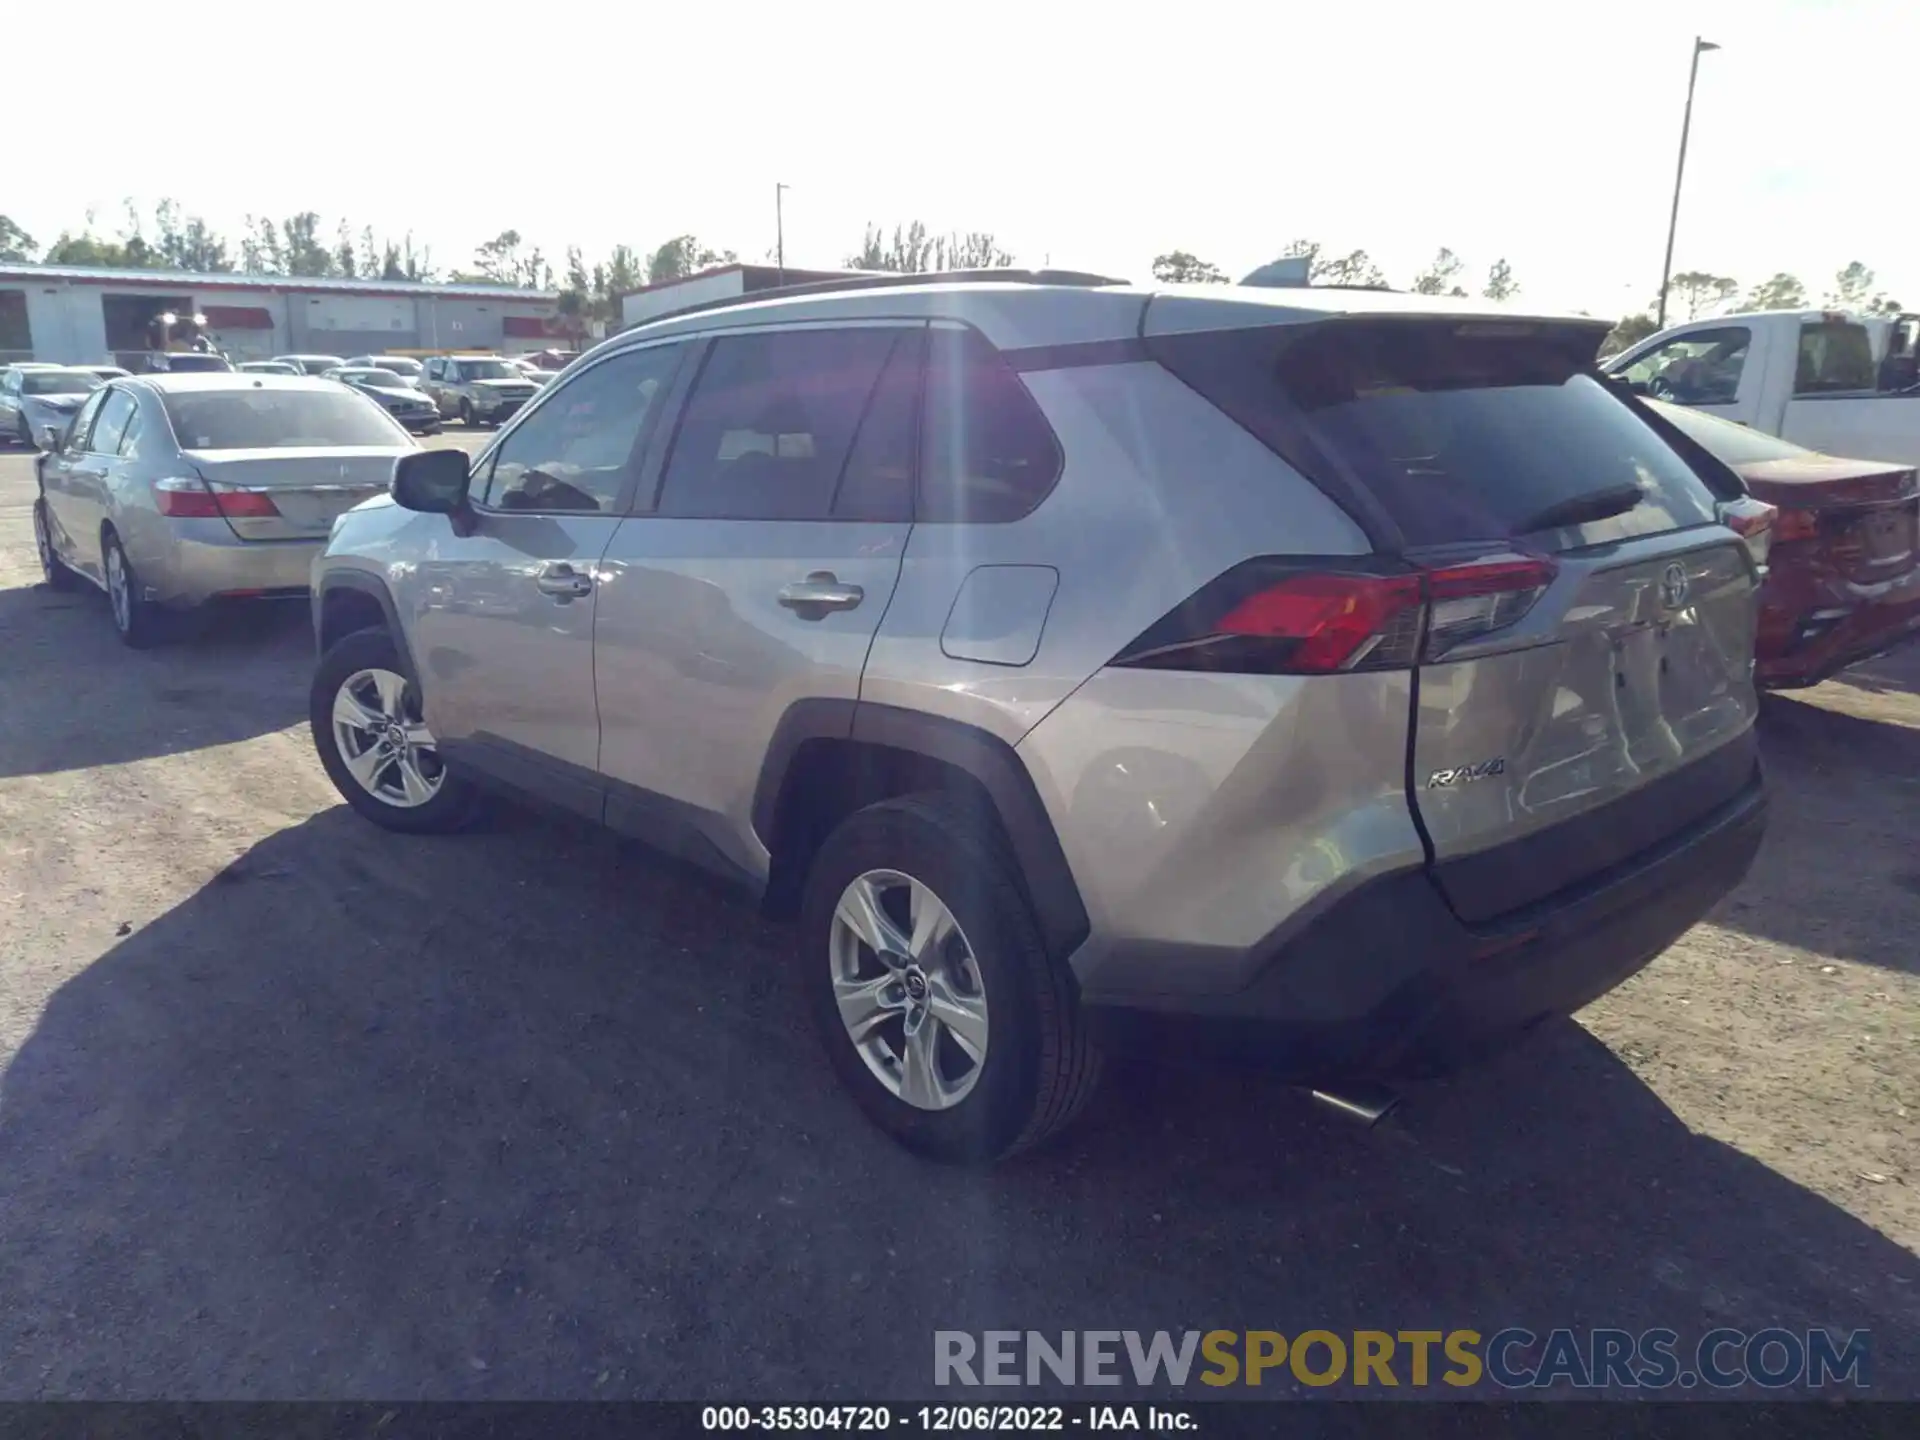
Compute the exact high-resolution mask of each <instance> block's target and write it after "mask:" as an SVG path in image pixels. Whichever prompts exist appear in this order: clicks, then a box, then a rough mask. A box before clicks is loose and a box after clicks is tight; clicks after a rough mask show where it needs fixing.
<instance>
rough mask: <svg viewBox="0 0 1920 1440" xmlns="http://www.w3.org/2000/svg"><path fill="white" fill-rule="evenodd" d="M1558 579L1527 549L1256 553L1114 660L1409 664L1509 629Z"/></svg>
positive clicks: (1172, 665)
mask: <svg viewBox="0 0 1920 1440" xmlns="http://www.w3.org/2000/svg"><path fill="white" fill-rule="evenodd" d="M1331 563H1332V564H1339V563H1340V562H1338V561H1335V562H1331ZM1348 563H1352V562H1348ZM1554 574H1555V567H1554V564H1553V562H1552V561H1551V560H1549V559H1547V558H1546V557H1544V556H1531V555H1529V556H1518V555H1502V556H1497V557H1493V558H1491V559H1485V560H1477V561H1473V562H1470V563H1466V564H1459V565H1448V566H1443V567H1438V568H1433V569H1427V570H1400V571H1397V572H1395V573H1372V572H1368V571H1362V570H1346V569H1333V568H1306V567H1305V566H1303V565H1302V564H1301V562H1299V561H1288V560H1279V559H1272V560H1252V561H1248V562H1247V563H1245V564H1243V565H1239V566H1236V567H1235V568H1234V569H1232V570H1230V571H1228V572H1227V573H1226V574H1225V575H1222V576H1221V577H1220V578H1219V579H1218V580H1215V581H1214V582H1213V583H1212V584H1210V585H1207V586H1205V587H1203V588H1202V589H1201V590H1200V592H1199V593H1198V594H1196V595H1195V596H1193V597H1192V598H1191V599H1190V600H1188V601H1186V602H1185V603H1184V604H1182V605H1180V606H1179V607H1178V608H1176V609H1175V610H1174V611H1173V612H1172V613H1171V614H1169V615H1167V616H1166V617H1164V618H1163V619H1162V620H1160V621H1159V622H1158V623H1157V624H1155V625H1153V626H1152V627H1150V628H1149V629H1147V630H1146V631H1144V632H1143V633H1142V634H1141V635H1140V636H1139V638H1138V639H1136V640H1135V641H1134V642H1133V644H1131V645H1129V646H1128V647H1127V648H1126V649H1125V650H1123V651H1121V653H1120V654H1119V655H1118V656H1116V657H1115V658H1114V661H1113V663H1114V664H1115V665H1125V666H1134V667H1139V668H1145V669H1155V670H1214V671H1229V672H1233V673H1239V674H1263V675H1328V674H1334V673H1337V672H1340V671H1346V670H1398V669H1406V668H1408V667H1409V666H1411V665H1413V664H1415V663H1417V662H1418V661H1420V660H1421V659H1427V660H1432V659H1437V658H1439V656H1440V655H1442V654H1444V653H1445V652H1446V651H1447V650H1448V649H1450V648H1452V647H1453V646H1456V645H1459V644H1461V643H1462V642H1463V641H1465V640H1468V639H1472V638H1475V637H1478V636H1480V635H1485V634H1488V633H1489V632H1491V631H1494V630H1498V629H1502V628H1504V627H1505V626H1508V625H1511V624H1513V623H1514V622H1515V621H1516V620H1518V619H1519V618H1520V617H1521V616H1522V615H1524V614H1526V612H1527V611H1528V610H1529V609H1530V608H1531V607H1532V605H1533V603H1534V601H1536V600H1537V599H1539V597H1540V594H1541V592H1542V591H1543V590H1545V589H1546V587H1547V586H1548V585H1549V584H1550V583H1551V582H1552V580H1553V577H1554Z"/></svg>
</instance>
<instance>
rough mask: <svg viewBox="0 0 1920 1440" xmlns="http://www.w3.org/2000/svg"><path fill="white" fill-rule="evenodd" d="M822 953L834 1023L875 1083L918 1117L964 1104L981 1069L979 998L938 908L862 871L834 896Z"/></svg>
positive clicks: (956, 938)
mask: <svg viewBox="0 0 1920 1440" xmlns="http://www.w3.org/2000/svg"><path fill="white" fill-rule="evenodd" d="M828 951H829V961H830V965H831V969H832V982H833V993H834V1001H835V1003H836V1005H837V1006H838V1008H839V1012H840V1021H841V1024H842V1025H844V1026H845V1027H846V1031H847V1036H848V1038H849V1039H851V1040H852V1041H853V1045H854V1049H855V1050H857V1051H858V1052H859V1055H860V1058H861V1059H862V1060H863V1061H865V1062H866V1066H867V1069H868V1070H870V1071H871V1072H872V1073H873V1076H874V1078H875V1079H877V1080H878V1081H879V1082H880V1083H881V1084H882V1085H884V1086H885V1087H886V1088H887V1090H888V1091H889V1092H890V1093H892V1094H893V1095H895V1096H897V1097H898V1098H899V1099H901V1100H903V1101H905V1102H906V1103H907V1104H909V1105H911V1106H913V1107H914V1108H915V1109H918V1110H947V1109H951V1108H952V1107H953V1106H955V1105H958V1104H959V1103H960V1102H961V1101H962V1100H964V1099H966V1098H967V1096H968V1095H969V1094H970V1093H971V1092H972V1090H973V1087H974V1085H975V1084H976V1083H977V1082H978V1080H979V1079H980V1068H981V1066H982V1065H983V1064H985V1063H986V1058H987V1039H988V1016H987V995H986V989H985V987H984V986H983V985H982V983H981V978H980V966H979V962H978V961H977V960H976V959H975V957H974V953H973V947H972V946H971V945H970V944H969V943H968V941H967V937H966V935H965V933H964V932H962V930H961V929H960V924H959V922H958V921H957V920H955V919H954V916H953V912H952V911H951V910H950V909H948V907H947V905H946V903H945V902H944V901H943V900H941V899H940V897H939V896H938V895H936V894H934V892H933V891H932V890H930V889H929V888H928V887H927V886H926V885H924V884H923V883H921V882H920V881H918V880H916V879H914V878H913V877H912V876H910V875H905V874H902V873H900V872H899V871H897V870H869V871H867V872H866V873H865V874H863V875H860V876H858V877H857V878H855V879H854V880H853V881H852V883H850V884H849V885H848V886H847V888H846V889H845V890H844V891H842V892H841V895H840V902H839V904H838V905H837V906H836V907H835V909H834V915H833V926H832V931H831V935H830V937H829V940H828Z"/></svg>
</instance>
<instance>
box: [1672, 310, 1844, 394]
mask: <svg viewBox="0 0 1920 1440" xmlns="http://www.w3.org/2000/svg"><path fill="white" fill-rule="evenodd" d="M1877 379H1878V376H1877V374H1876V373H1875V366H1874V362H1873V341H1872V340H1871V339H1870V338H1869V337H1868V335H1867V327H1866V326H1864V325H1854V324H1851V323H1849V322H1847V321H1843V320H1821V321H1813V322H1811V323H1808V324H1805V325H1802V326H1801V327H1800V354H1799V359H1798V361H1797V362H1796V364H1795V366H1794V372H1793V393H1794V394H1795V395H1832V394H1837V393H1840V392H1843V391H1848V390H1871V389H1873V388H1874V382H1875V380H1877ZM1683 403H1684V402H1683Z"/></svg>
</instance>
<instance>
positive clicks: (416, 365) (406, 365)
mask: <svg viewBox="0 0 1920 1440" xmlns="http://www.w3.org/2000/svg"><path fill="white" fill-rule="evenodd" d="M380 365H381V368H382V369H385V370H391V371H393V373H394V374H396V375H418V374H419V373H420V362H419V361H418V360H408V359H404V358H402V357H400V356H395V357H394V358H392V359H388V358H386V357H385V356H382V357H381V358H380Z"/></svg>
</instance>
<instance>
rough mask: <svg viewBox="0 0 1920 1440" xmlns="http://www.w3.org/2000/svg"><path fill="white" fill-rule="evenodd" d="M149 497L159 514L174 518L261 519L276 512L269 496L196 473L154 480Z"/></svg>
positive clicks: (275, 506)
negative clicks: (207, 478)
mask: <svg viewBox="0 0 1920 1440" xmlns="http://www.w3.org/2000/svg"><path fill="white" fill-rule="evenodd" d="M153 500H154V505H155V507H156V508H157V509H158V510H159V511H160V513H161V514H162V515H166V516H169V517H170V518H172V519H175V520H261V519H267V518H269V517H272V516H277V515H278V514H279V513H280V508H279V507H278V506H277V505H275V504H274V503H273V497H272V496H271V495H264V494H262V493H261V492H259V491H257V490H242V489H240V488H239V487H238V486H236V485H222V484H220V483H219V482H217V481H212V480H202V479H201V478H200V477H199V476H198V475H175V476H169V477H168V478H167V479H165V480H156V481H154V482H153Z"/></svg>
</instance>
